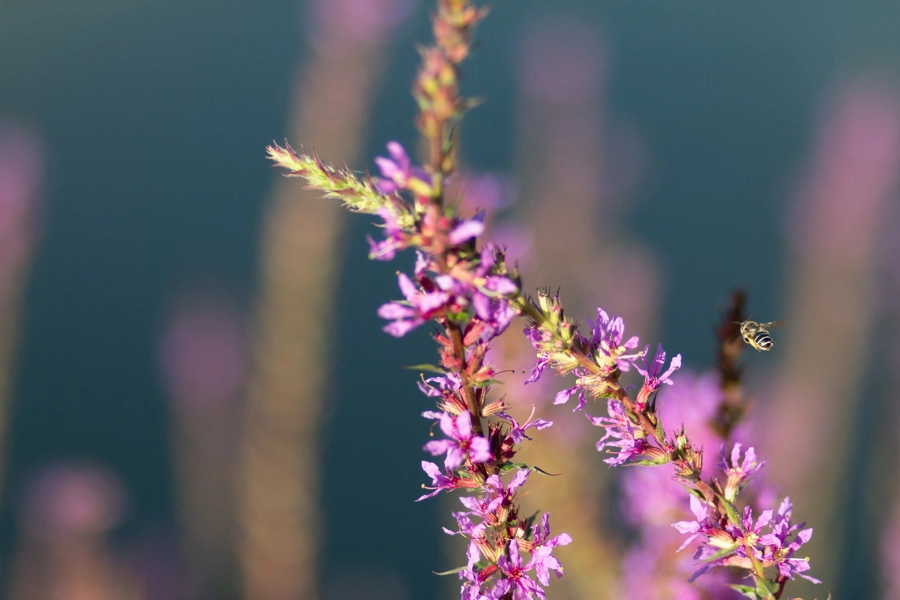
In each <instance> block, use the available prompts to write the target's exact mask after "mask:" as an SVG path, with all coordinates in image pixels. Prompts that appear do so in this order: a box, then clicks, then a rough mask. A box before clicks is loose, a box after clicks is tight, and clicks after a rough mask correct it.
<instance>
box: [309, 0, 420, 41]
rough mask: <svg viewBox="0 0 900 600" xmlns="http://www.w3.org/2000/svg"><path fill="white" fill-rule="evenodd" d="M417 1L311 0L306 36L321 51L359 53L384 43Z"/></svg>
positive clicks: (413, 8)
mask: <svg viewBox="0 0 900 600" xmlns="http://www.w3.org/2000/svg"><path fill="white" fill-rule="evenodd" d="M417 4H418V2H417V0H310V1H309V2H308V3H307V4H306V23H307V27H306V30H307V36H308V38H309V42H310V44H311V45H312V46H313V48H315V49H316V51H318V52H320V53H322V54H345V53H349V52H359V51H361V50H365V49H366V48H370V47H372V46H377V45H381V44H384V43H386V42H387V41H389V40H390V38H391V36H392V34H393V32H394V30H395V29H396V28H397V27H398V26H400V25H401V24H402V23H403V22H404V21H406V20H407V19H408V18H409V17H410V15H412V13H413V11H414V10H415V8H416V5H417Z"/></svg>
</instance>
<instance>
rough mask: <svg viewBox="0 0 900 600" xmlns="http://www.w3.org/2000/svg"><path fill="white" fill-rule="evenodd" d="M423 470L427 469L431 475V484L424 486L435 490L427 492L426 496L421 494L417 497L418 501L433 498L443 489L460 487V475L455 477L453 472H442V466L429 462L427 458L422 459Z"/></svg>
mask: <svg viewBox="0 0 900 600" xmlns="http://www.w3.org/2000/svg"><path fill="white" fill-rule="evenodd" d="M422 470H423V471H425V474H426V475H428V476H429V477H431V485H430V486H426V485H423V486H422V487H423V488H425V489H426V490H434V491H433V492H431V493H430V494H425V495H424V496H419V497H418V498H417V499H416V502H421V501H422V500H424V499H425V498H431V497H433V496H437V495H438V494H439V493H440V492H441V491H443V490H452V489H456V488H457V487H459V481H460V479H459V477H455V476H454V475H452V474H448V475H444V474H443V473H441V470H440V468H439V467H438V466H437V465H436V464H434V463H433V462H428V461H427V460H423V461H422Z"/></svg>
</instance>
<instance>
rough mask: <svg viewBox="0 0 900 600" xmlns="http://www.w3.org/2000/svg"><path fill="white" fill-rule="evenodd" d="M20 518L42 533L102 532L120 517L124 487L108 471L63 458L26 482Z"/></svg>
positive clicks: (123, 508) (27, 525)
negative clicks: (62, 460) (65, 460)
mask: <svg viewBox="0 0 900 600" xmlns="http://www.w3.org/2000/svg"><path fill="white" fill-rule="evenodd" d="M21 511H22V521H23V523H24V525H25V527H26V529H27V530H28V531H29V532H30V533H31V534H32V535H36V536H41V537H54V538H55V537H69V536H73V535H82V534H87V535H96V534H100V533H105V532H106V531H108V530H109V529H111V528H112V527H113V526H114V525H115V524H116V523H118V521H119V520H120V519H121V518H122V515H123V513H124V511H125V490H124V489H123V487H122V484H121V483H120V482H119V480H118V478H116V476H115V475H113V474H112V473H110V472H109V471H107V470H105V469H103V468H101V467H96V466H92V465H85V464H80V463H74V462H63V463H59V464H56V465H53V466H51V467H49V468H47V469H44V470H43V471H41V472H39V473H37V474H36V475H35V476H34V477H33V479H32V480H31V481H30V482H29V483H28V484H26V487H25V493H24V495H23V497H22V508H21Z"/></svg>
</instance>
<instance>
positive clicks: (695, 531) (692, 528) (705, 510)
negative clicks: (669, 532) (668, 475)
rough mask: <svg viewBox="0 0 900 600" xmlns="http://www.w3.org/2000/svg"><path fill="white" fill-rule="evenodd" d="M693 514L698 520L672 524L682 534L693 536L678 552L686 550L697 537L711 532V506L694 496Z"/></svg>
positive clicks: (692, 501) (692, 500) (692, 498)
mask: <svg viewBox="0 0 900 600" xmlns="http://www.w3.org/2000/svg"><path fill="white" fill-rule="evenodd" d="M691 512H692V513H694V516H695V517H697V519H696V520H694V521H678V522H677V523H672V527H674V528H675V529H677V530H678V531H679V532H680V533H689V534H691V535H690V536H689V537H688V539H686V540H685V541H684V543H683V544H681V546H680V547H679V548H678V550H677V551H678V552H681V551H682V550H684V549H685V547H687V545H688V544H690V543H691V542H693V541H694V538H696V537H697V536H699V535H702V534H705V533H708V532H709V505H708V504H707V503H706V502H701V501H700V499H699V498H697V497H696V496H694V495H693V494H692V495H691Z"/></svg>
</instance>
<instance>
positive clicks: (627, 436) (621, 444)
mask: <svg viewBox="0 0 900 600" xmlns="http://www.w3.org/2000/svg"><path fill="white" fill-rule="evenodd" d="M607 408H608V410H609V415H610V416H608V417H592V416H591V415H589V414H587V413H585V416H586V417H587V418H588V420H589V421H590V422H591V423H593V424H594V425H596V426H597V427H604V428H606V434H605V435H604V436H603V437H602V438H600V440H599V441H598V442H597V451H598V452H602V451H603V449H604V448H618V451H617V452H616V453H615V454H614V455H613V456H612V457H611V458H607V459H606V460H604V461H603V462H605V463H606V464H608V465H610V466H613V467H615V466H618V465H621V464H625V463H626V462H628V461H630V460H631V459H632V458H634V457H637V456H642V455H646V454H653V453H654V451H657V452H661V451H660V450H658V449H656V448H653V447H652V446H651V445H650V444H649V442H647V440H646V438H643V437H641V438H638V437H637V435H636V434H637V432H636V431H635V429H634V427H632V424H631V421H630V420H629V418H628V416H627V415H626V414H625V409H624V408H623V407H622V403H621V402H619V401H618V400H609V401H608V403H607ZM610 438H612V440H613V441H609V442H608V441H606V440H608V439H610Z"/></svg>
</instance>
